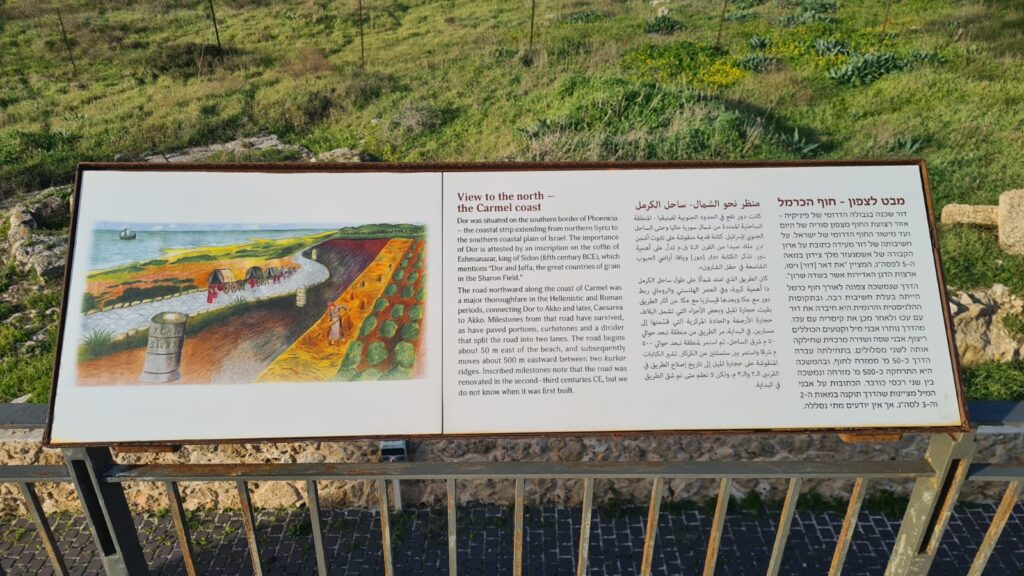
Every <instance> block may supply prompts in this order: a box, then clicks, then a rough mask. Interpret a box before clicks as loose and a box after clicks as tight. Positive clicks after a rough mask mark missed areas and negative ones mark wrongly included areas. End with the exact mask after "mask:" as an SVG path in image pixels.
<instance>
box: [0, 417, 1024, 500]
mask: <svg viewBox="0 0 1024 576" xmlns="http://www.w3.org/2000/svg"><path fill="white" fill-rule="evenodd" d="M978 444H979V450H978V455H977V460H978V461H979V462H980V461H984V462H993V463H1008V464H1016V465H1024V434H980V435H979V436H978ZM926 446H927V437H926V436H924V435H919V434H917V435H906V436H904V437H903V439H901V440H899V441H897V442H892V443H884V444H846V443H844V442H842V441H841V440H839V438H838V437H837V436H835V435H832V434H821V435H808V434H789V435H772V434H765V435H743V436H715V437H707V436H676V435H672V436H654V437H650V436H649V437H642V438H636V439H623V438H614V439H613V438H548V439H500V440H499V439H470V440H465V439H463V440H433V441H422V442H412V443H411V444H410V456H411V458H412V460H414V461H418V462H423V461H449V462H451V461H462V462H504V461H530V462H544V461H547V462H604V461H615V460H628V461H638V460H639V461H644V460H678V461H688V460H699V461H705V460H732V461H737V460H738V461H749V460H768V461H787V460H820V461H845V460H857V461H863V460H883V461H890V460H914V459H920V458H922V457H923V455H924V451H925V448H926ZM377 450H378V447H377V443H376V442H301V443H289V444H262V445H260V444H244V445H221V446H190V447H185V448H182V449H181V450H180V451H178V452H176V453H174V454H118V455H116V459H117V460H118V461H119V462H121V463H126V464H132V463H190V464H199V463H227V462H247V463H264V462H277V463H320V462H375V461H376V460H377ZM0 463H4V464H62V461H61V458H60V454H59V453H58V452H57V451H54V450H50V449H46V448H43V447H42V446H41V444H40V434H39V433H38V432H31V433H26V432H19V433H10V432H8V433H6V435H4V436H0ZM851 485H852V482H850V481H840V480H810V481H807V482H805V487H804V491H805V492H806V491H815V492H818V493H820V494H821V495H823V496H826V497H841V498H845V497H847V496H848V495H849V492H850V489H851ZM526 486H527V489H526V495H527V501H528V502H529V503H540V502H543V503H549V504H561V505H568V506H579V505H580V501H581V499H582V482H581V481H567V480H542V481H529V482H527V484H526ZM612 486H614V488H615V490H614V491H613V490H612V489H611V488H612ZM871 487H872V489H874V490H877V489H882V488H884V489H889V490H892V491H894V492H895V493H897V494H901V495H906V494H908V493H909V489H910V487H911V482H907V481H890V480H879V481H877V482H874V483H872V485H871ZM250 488H251V490H252V492H253V501H254V504H255V505H256V506H260V507H266V508H274V507H290V506H295V505H298V504H299V503H301V502H303V501H304V498H305V489H304V487H303V486H302V484H301V483H288V482H254V483H252V484H251V486H250ZM38 489H39V493H40V497H41V498H42V500H43V503H44V507H45V508H46V510H47V511H48V512H52V511H56V510H74V509H76V508H77V507H78V502H77V499H76V497H75V495H74V492H73V491H72V489H71V485H70V484H60V485H54V484H40V485H38ZM126 489H127V494H128V500H129V503H130V505H131V506H132V509H133V510H135V511H156V510H160V509H163V508H166V507H167V500H166V498H165V497H164V494H163V492H162V490H161V487H160V486H159V485H157V484H153V483H142V482H140V483H130V484H127V485H126ZM1004 489H1005V486H1003V485H1001V484H998V483H969V484H968V485H967V487H966V488H965V490H964V493H963V499H965V500H971V501H980V500H984V501H988V502H992V501H996V500H997V499H998V498H999V497H1000V495H1001V494H1002V491H1003V490H1004ZM649 490H650V483H649V482H644V481H627V480H621V481H614V482H612V481H598V482H597V483H596V486H595V500H597V502H599V503H600V502H602V501H608V500H609V499H610V498H623V499H626V500H628V501H631V502H633V503H636V504H643V503H644V502H646V500H647V498H648V497H649V494H650V493H649ZM716 490H717V483H716V482H715V481H713V480H706V481H694V480H670V481H668V482H666V490H665V497H666V499H668V500H683V499H686V500H695V501H702V500H704V499H707V498H713V497H714V496H715V494H716ZM751 490H754V491H757V492H758V493H759V494H760V495H762V496H763V497H766V498H781V497H782V495H783V494H784V492H785V486H784V482H782V481H768V480H749V481H738V482H735V483H734V484H733V494H734V495H735V496H737V497H742V496H743V495H745V494H746V493H747V492H748V491H751ZM181 491H182V496H183V498H184V504H185V507H186V508H187V509H190V510H191V509H197V508H211V507H212V508H218V507H220V508H237V507H238V497H237V493H236V491H235V486H234V484H231V483H226V482H212V483H183V484H182V485H181ZM320 498H321V503H322V505H323V506H324V507H349V506H353V507H370V506H374V505H375V499H374V495H373V491H372V489H371V486H370V483H369V482H365V481H363V482H347V483H346V482H321V483H320ZM445 498H446V494H445V487H444V483H443V482H404V483H403V484H402V499H403V501H404V502H405V503H406V504H407V505H421V504H425V505H443V503H444V501H445ZM459 499H460V501H463V502H465V501H478V502H487V503H493V504H500V505H509V504H511V502H512V481H511V480H486V481H476V482H460V483H459ZM21 512H22V508H21V498H20V496H19V495H18V493H17V487H16V486H12V485H0V514H9V513H21Z"/></svg>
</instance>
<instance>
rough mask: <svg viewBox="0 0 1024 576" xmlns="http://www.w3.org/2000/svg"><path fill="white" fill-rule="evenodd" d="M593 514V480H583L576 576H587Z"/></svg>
mask: <svg viewBox="0 0 1024 576" xmlns="http://www.w3.org/2000/svg"><path fill="white" fill-rule="evenodd" d="M593 513H594V479H593V478H585V479H584V480H583V513H582V514H581V515H580V550H579V556H577V560H576V576H587V562H588V560H589V558H590V524H591V516H592V515H593Z"/></svg>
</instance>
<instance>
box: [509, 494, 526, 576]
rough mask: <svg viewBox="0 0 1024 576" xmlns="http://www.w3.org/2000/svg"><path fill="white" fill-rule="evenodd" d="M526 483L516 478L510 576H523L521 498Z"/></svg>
mask: <svg viewBox="0 0 1024 576" xmlns="http://www.w3.org/2000/svg"><path fill="white" fill-rule="evenodd" d="M525 485H526V481H525V480H523V479H522V478H516V484H515V503H514V504H513V507H512V515H513V519H512V576H523V497H524V488H525Z"/></svg>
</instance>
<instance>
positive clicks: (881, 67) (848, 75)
mask: <svg viewBox="0 0 1024 576" xmlns="http://www.w3.org/2000/svg"><path fill="white" fill-rule="evenodd" d="M905 67H906V64H905V63H904V62H903V61H902V60H900V59H899V58H898V57H896V55H895V54H892V53H890V52H880V53H870V54H860V55H855V56H851V57H850V59H849V60H847V61H846V63H845V64H842V65H840V66H836V67H835V68H832V69H830V70H829V71H828V72H826V75H827V76H828V77H829V78H831V79H832V80H835V81H836V82H838V83H840V84H849V85H851V86H867V85H868V84H871V83H873V82H875V81H876V80H878V79H879V78H881V77H882V76H885V75H886V74H891V73H893V72H899V71H900V70H902V69H903V68H905Z"/></svg>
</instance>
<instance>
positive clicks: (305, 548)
mask: <svg viewBox="0 0 1024 576" xmlns="http://www.w3.org/2000/svg"><path fill="white" fill-rule="evenodd" d="M993 511H994V506H991V505H979V506H975V505H970V506H958V507H957V509H956V511H955V513H954V515H953V519H952V520H951V524H950V529H949V531H948V532H947V534H946V537H945V538H944V540H943V546H942V549H941V550H940V552H939V557H938V560H937V561H936V564H935V566H934V568H933V570H932V572H931V574H932V575H939V576H945V575H954V574H956V575H961V574H964V573H965V572H966V571H967V567H968V566H969V565H970V562H971V559H972V558H973V556H974V553H975V551H976V550H977V547H978V544H979V543H980V541H981V538H982V536H983V534H984V532H985V530H986V529H987V528H988V525H989V523H990V521H991V518H992V513H993ZM324 516H325V518H324V526H325V530H326V536H325V541H326V544H327V550H328V551H327V554H328V560H329V562H330V564H331V574H344V575H353V576H354V575H359V576H363V575H371V574H372V575H379V574H382V573H383V570H382V565H381V554H380V531H379V523H378V522H377V519H376V515H375V514H373V513H371V512H368V511H363V510H336V511H325V513H324ZM775 517H776V513H775V512H769V511H762V512H761V513H759V514H752V513H748V512H743V513H737V514H731V515H730V516H729V518H728V519H727V521H726V524H725V534H724V538H723V542H722V550H721V556H720V558H719V562H718V570H717V572H716V573H717V574H719V575H722V574H729V575H732V574H736V575H740V574H744V575H745V574H761V573H764V571H765V570H766V567H767V563H768V556H769V554H770V553H771V546H772V542H773V539H774V534H775V532H774V528H775ZM52 521H53V522H54V531H55V533H56V534H57V535H58V538H59V541H60V543H61V548H62V550H63V552H64V554H65V557H66V558H67V563H68V566H69V567H70V568H71V573H72V574H83V575H84V574H88V575H92V574H101V569H100V563H99V560H98V559H97V558H96V557H95V550H94V548H93V544H92V538H91V536H90V535H89V533H88V531H87V530H86V528H85V526H84V524H83V521H82V519H81V518H78V517H74V516H70V515H65V516H57V517H54V518H53V519H52ZM841 521H842V518H841V516H840V515H838V514H835V513H820V514H815V513H811V512H798V513H797V515H796V517H795V518H794V521H793V531H792V534H791V537H790V540H789V545H788V547H787V549H786V555H785V559H784V561H783V565H782V570H781V573H782V574H815V575H817V574H825V573H826V572H827V571H828V565H829V562H830V560H831V556H832V552H833V550H834V547H835V540H836V534H837V533H838V531H839V527H840V523H841ZM579 522H580V518H579V510H573V509H567V508H555V507H545V508H527V511H526V535H525V538H526V545H525V558H526V562H525V570H524V572H525V574H527V575H530V576H542V575H543V576H547V575H565V574H575V572H574V566H575V558H576V539H577V536H578V534H579ZM136 524H137V525H138V526H139V527H140V531H141V533H142V538H143V545H144V547H145V550H146V556H147V558H148V560H149V564H150V567H151V570H152V572H153V574H168V575H170V574H175V575H177V574H185V570H184V568H183V567H182V565H181V555H180V553H179V552H178V548H177V542H176V540H175V537H174V531H173V528H172V526H171V521H170V518H169V517H168V516H162V517H157V516H139V517H137V518H136ZM191 524H192V526H193V535H194V541H195V547H196V554H197V556H198V568H199V573H200V574H208V575H234V574H251V573H252V568H251V566H250V560H249V555H248V550H247V547H246V543H245V539H244V536H243V531H242V524H241V519H240V517H239V516H238V514H237V513H231V512H225V513H209V512H204V513H197V514H194V515H192V517H191ZM392 526H393V528H392V530H393V538H394V553H395V569H396V573H397V574H399V575H401V576H406V575H417V576H419V575H427V574H446V573H447V570H448V557H447V556H448V554H447V532H446V523H445V514H444V511H443V510H426V509H417V510H412V511H406V512H404V513H401V514H395V515H393V517H392ZM643 526H644V514H643V511H641V510H639V509H637V510H630V511H626V512H625V513H622V514H619V515H616V516H615V517H609V515H608V514H607V511H603V510H601V509H600V508H598V509H595V511H594V523H593V528H592V532H591V550H590V571H589V572H590V574H591V575H593V576H597V575H602V576H603V575H608V576H619V575H629V574H636V573H637V572H638V570H639V564H640V557H641V550H642V546H643ZM709 526H710V518H709V517H708V516H707V515H706V514H705V513H704V512H702V511H698V510H688V511H682V512H674V513H672V514H668V513H662V515H661V518H660V523H659V528H658V540H657V554H656V561H655V574H660V575H665V576H675V575H677V574H695V573H697V574H699V573H700V570H701V568H702V566H703V562H704V552H705V547H706V545H707V544H706V541H707V534H708V530H709ZM898 529H899V519H894V518H888V517H885V516H882V515H878V514H871V513H862V514H861V517H860V523H859V525H858V530H857V534H856V536H855V540H854V543H853V547H852V549H851V550H850V554H849V558H848V561H847V566H846V569H845V570H844V571H843V574H844V576H853V575H869V574H870V575H875V574H882V572H883V571H884V567H885V564H886V561H887V560H888V555H889V551H890V548H891V543H892V541H893V539H894V538H895V534H896V532H897V531H898ZM257 530H258V534H259V540H260V542H261V545H262V557H263V561H264V568H265V573H266V574H315V573H316V561H315V559H314V558H313V543H312V537H311V535H310V527H309V521H308V516H307V514H306V512H305V511H304V510H292V511H262V512H261V513H260V514H259V518H258V528H257ZM458 538H459V544H458V547H459V570H460V572H459V573H460V574H472V575H487V576H490V575H499V576H500V575H506V574H511V562H512V516H511V510H510V509H507V508H499V507H495V506H483V505H473V506H469V507H466V508H461V509H460V510H459V535H458ZM0 567H2V568H3V570H4V571H6V573H7V574H12V575H13V574H17V575H22V574H33V575H34V574H51V573H52V572H51V571H50V570H49V568H48V565H47V563H46V557H45V554H44V552H43V550H42V547H41V546H40V545H39V543H38V538H37V537H36V533H35V531H34V529H33V528H32V526H31V525H30V524H29V523H28V521H27V520H25V519H15V518H0ZM0 572H2V571H0ZM985 574H987V575H1000V576H1019V575H1024V509H1022V508H1021V507H1018V508H1017V511H1016V514H1015V515H1014V516H1013V518H1011V520H1010V522H1009V524H1008V525H1007V527H1006V530H1005V531H1004V533H1003V538H1002V539H1001V541H1000V543H999V546H998V547H997V548H996V552H995V554H994V555H993V557H992V560H991V561H990V562H989V566H988V570H987V571H986V572H985Z"/></svg>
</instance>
